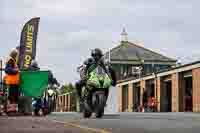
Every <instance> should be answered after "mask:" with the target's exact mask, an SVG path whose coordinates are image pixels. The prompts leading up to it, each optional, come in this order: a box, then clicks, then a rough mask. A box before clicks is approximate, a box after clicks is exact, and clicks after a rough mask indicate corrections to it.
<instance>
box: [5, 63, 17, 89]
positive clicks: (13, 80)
mask: <svg viewBox="0 0 200 133" xmlns="http://www.w3.org/2000/svg"><path fill="white" fill-rule="evenodd" d="M14 69H16V70H17V71H18V73H17V74H15V75H11V74H6V75H5V77H4V80H5V82H6V84H7V85H18V84H19V69H18V67H17V65H15V68H14Z"/></svg>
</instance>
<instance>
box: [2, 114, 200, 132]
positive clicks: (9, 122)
mask: <svg viewBox="0 0 200 133" xmlns="http://www.w3.org/2000/svg"><path fill="white" fill-rule="evenodd" d="M0 133H200V114H198V113H120V114H107V115H105V116H104V117H103V118H102V119H95V118H91V119H83V118H82V116H81V115H80V114H79V113H53V114H52V115H49V116H47V117H5V116H4V117H0Z"/></svg>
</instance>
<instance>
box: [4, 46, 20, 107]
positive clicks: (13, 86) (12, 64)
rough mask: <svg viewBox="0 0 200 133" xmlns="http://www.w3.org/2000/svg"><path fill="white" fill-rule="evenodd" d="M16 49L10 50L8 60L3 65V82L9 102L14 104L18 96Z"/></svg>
mask: <svg viewBox="0 0 200 133" xmlns="http://www.w3.org/2000/svg"><path fill="white" fill-rule="evenodd" d="M17 56H18V51H17V50H16V49H14V50H12V51H11V53H10V55H9V58H8V61H7V62H6V66H5V73H6V75H5V78H4V79H5V83H6V86H7V88H8V92H9V97H8V100H9V102H10V103H11V104H16V103H17V101H18V96H19V68H18V66H17V63H16V58H17Z"/></svg>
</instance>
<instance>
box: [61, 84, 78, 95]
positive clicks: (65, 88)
mask: <svg viewBox="0 0 200 133" xmlns="http://www.w3.org/2000/svg"><path fill="white" fill-rule="evenodd" d="M70 92H75V87H74V86H73V85H72V83H69V84H65V85H62V87H61V93H62V94H64V93H70Z"/></svg>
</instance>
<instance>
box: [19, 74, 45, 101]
mask: <svg viewBox="0 0 200 133" xmlns="http://www.w3.org/2000/svg"><path fill="white" fill-rule="evenodd" d="M47 85H48V71H21V72H20V89H21V92H22V93H23V94H24V96H30V97H41V96H42V95H43V93H44V91H45V89H46V88H47Z"/></svg>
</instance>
